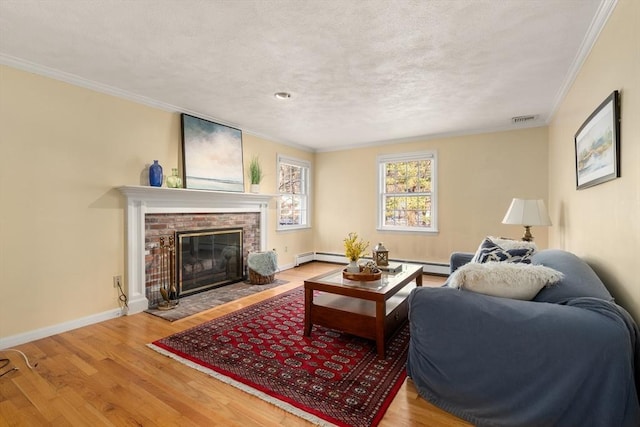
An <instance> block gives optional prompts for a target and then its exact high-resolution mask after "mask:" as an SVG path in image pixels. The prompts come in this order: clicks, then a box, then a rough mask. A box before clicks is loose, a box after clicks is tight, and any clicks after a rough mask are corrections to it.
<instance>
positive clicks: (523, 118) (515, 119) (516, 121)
mask: <svg viewBox="0 0 640 427" xmlns="http://www.w3.org/2000/svg"><path fill="white" fill-rule="evenodd" d="M537 118H538V116H518V117H511V123H513V124H514V125H519V124H522V123H526V122H532V121H534V120H536V119H537Z"/></svg>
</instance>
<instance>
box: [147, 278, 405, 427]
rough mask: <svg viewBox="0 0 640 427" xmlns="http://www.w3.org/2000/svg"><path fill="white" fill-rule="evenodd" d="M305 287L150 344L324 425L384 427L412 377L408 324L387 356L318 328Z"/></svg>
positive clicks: (390, 345)
mask: <svg viewBox="0 0 640 427" xmlns="http://www.w3.org/2000/svg"><path fill="white" fill-rule="evenodd" d="M303 329H304V291H303V289H302V287H299V288H296V289H293V290H291V291H289V292H286V293H284V294H281V295H278V296H275V297H272V298H269V299H267V300H265V301H263V302H259V303H256V304H253V305H251V306H248V307H245V308H243V309H241V310H238V311H235V312H233V313H230V314H227V315H225V316H222V317H219V318H217V319H214V320H211V321H208V322H206V323H203V324H202V325H199V326H196V327H193V328H191V329H188V330H185V331H183V332H179V333H177V334H174V335H171V336H169V337H166V338H163V339H160V340H158V341H155V342H153V343H152V344H149V347H151V348H152V349H154V350H156V351H158V352H160V353H162V354H164V355H167V356H169V357H172V358H174V359H176V360H178V361H180V362H182V363H184V364H186V365H188V366H190V367H192V368H195V369H198V370H200V371H202V372H206V373H207V374H209V375H211V376H213V377H215V378H217V379H219V380H222V381H224V382H226V383H228V384H231V385H233V386H235V387H238V388H240V389H242V390H244V391H246V392H248V393H251V394H253V395H255V396H258V397H259V398H261V399H264V400H266V401H269V402H271V403H273V404H275V405H277V406H279V407H281V408H283V409H285V410H287V411H289V412H291V413H293V414H295V415H297V416H299V417H301V418H304V419H306V420H309V421H311V422H313V423H315V424H318V425H337V426H354V427H361V426H362V427H369V426H375V425H377V424H378V423H379V422H380V420H381V419H382V416H383V415H384V413H385V411H386V410H387V408H388V407H389V404H390V403H391V401H392V400H393V397H394V396H395V395H396V393H397V392H398V389H399V388H400V386H401V385H402V383H403V381H404V379H405V378H406V370H405V363H406V360H407V348H408V345H409V328H408V325H407V324H406V325H405V326H404V327H402V328H401V329H400V330H399V331H398V333H397V334H396V335H395V336H394V337H392V338H391V340H390V341H389V342H388V343H387V347H386V358H385V359H384V360H381V359H378V357H377V354H376V347H375V343H374V342H373V341H369V340H365V339H362V338H358V337H354V336H352V335H348V334H344V333H341V332H338V331H335V330H331V329H327V328H323V327H319V326H314V327H313V330H312V332H311V337H305V336H304V335H303Z"/></svg>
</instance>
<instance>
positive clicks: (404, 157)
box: [377, 150, 438, 234]
mask: <svg viewBox="0 0 640 427" xmlns="http://www.w3.org/2000/svg"><path fill="white" fill-rule="evenodd" d="M416 160H431V192H430V196H431V226H430V227H412V226H404V225H403V226H395V225H385V224H384V218H385V203H384V198H385V195H386V193H385V191H384V190H385V178H386V167H385V165H386V164H387V163H394V162H403V161H405V162H406V161H416ZM377 166H378V221H377V224H378V226H377V230H378V231H398V232H412V233H425V234H436V233H438V153H437V151H435V150H427V151H417V152H411V153H394V154H381V155H379V156H378V157H377ZM407 194H409V193H407Z"/></svg>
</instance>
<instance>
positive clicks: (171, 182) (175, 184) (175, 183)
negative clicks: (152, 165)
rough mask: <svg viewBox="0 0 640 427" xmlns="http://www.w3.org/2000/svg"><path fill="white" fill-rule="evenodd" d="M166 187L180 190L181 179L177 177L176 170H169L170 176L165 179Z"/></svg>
mask: <svg viewBox="0 0 640 427" xmlns="http://www.w3.org/2000/svg"><path fill="white" fill-rule="evenodd" d="M167 187H169V188H182V178H180V177H179V176H178V168H172V169H171V175H169V176H168V177H167Z"/></svg>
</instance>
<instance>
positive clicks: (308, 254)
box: [295, 252, 315, 267]
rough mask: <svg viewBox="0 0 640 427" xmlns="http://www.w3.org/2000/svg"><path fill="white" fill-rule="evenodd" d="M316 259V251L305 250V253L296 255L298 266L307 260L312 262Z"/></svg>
mask: <svg viewBox="0 0 640 427" xmlns="http://www.w3.org/2000/svg"><path fill="white" fill-rule="evenodd" d="M314 259H315V253H313V252H305V253H303V254H298V255H296V260H295V263H296V267H297V266H299V265H300V264H304V263H305V262H311V261H313V260H314Z"/></svg>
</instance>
